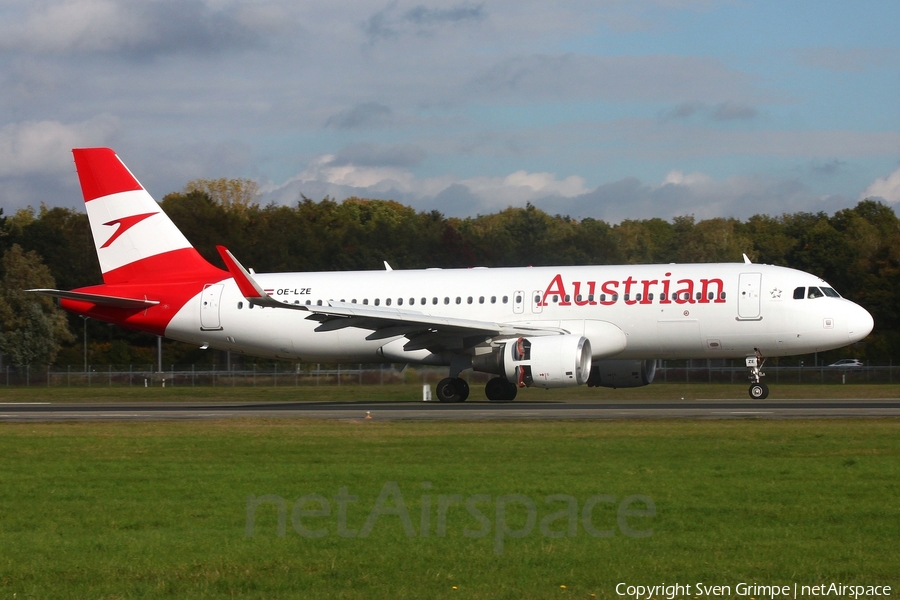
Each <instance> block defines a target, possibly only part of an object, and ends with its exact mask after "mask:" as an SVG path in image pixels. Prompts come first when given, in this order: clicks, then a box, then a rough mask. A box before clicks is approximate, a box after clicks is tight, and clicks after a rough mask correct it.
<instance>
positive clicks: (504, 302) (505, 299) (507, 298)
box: [503, 296, 509, 304]
mask: <svg viewBox="0 0 900 600" xmlns="http://www.w3.org/2000/svg"><path fill="white" fill-rule="evenodd" d="M508 302H509V296H503V304H506V303H508Z"/></svg>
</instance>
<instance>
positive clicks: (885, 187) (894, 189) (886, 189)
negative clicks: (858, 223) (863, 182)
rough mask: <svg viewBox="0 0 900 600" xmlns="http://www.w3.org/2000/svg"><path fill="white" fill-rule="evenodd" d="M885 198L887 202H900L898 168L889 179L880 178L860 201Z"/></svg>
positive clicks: (864, 193) (862, 195)
mask: <svg viewBox="0 0 900 600" xmlns="http://www.w3.org/2000/svg"><path fill="white" fill-rule="evenodd" d="M873 197H875V198H884V200H885V201H886V202H890V203H891V204H894V203H895V202H900V168H897V170H895V171H894V172H893V173H891V174H890V175H888V176H887V177H879V178H878V179H876V180H875V181H873V182H872V184H871V185H870V186H869V187H867V188H866V191H864V192H863V193H862V194H860V196H859V199H860V200H862V199H863V198H873Z"/></svg>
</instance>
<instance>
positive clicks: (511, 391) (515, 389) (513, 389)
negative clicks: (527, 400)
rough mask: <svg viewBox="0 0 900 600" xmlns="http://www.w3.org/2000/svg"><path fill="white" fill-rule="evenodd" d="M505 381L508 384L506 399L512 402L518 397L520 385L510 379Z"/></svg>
mask: <svg viewBox="0 0 900 600" xmlns="http://www.w3.org/2000/svg"><path fill="white" fill-rule="evenodd" d="M503 382H504V383H505V384H506V398H505V399H506V401H507V402H512V401H513V400H515V399H516V394H518V393H519V386H517V385H516V384H514V383H512V382H510V381H506V380H504V381H503Z"/></svg>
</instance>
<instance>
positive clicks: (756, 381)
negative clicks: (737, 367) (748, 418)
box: [747, 350, 769, 400]
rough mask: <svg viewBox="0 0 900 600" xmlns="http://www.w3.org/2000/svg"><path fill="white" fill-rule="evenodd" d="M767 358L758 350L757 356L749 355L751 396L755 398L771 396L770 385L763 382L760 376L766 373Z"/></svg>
mask: <svg viewBox="0 0 900 600" xmlns="http://www.w3.org/2000/svg"><path fill="white" fill-rule="evenodd" d="M765 362H766V359H765V358H764V357H763V356H762V355H760V353H759V351H758V350H757V352H756V356H748V357H747V368H749V369H750V397H751V398H753V399H754V400H765V399H766V398H767V397H768V396H769V386H767V385H766V384H764V383H762V382H761V381H760V378H762V377H765V376H766V374H765V373H763V372H762V367H763V364H765Z"/></svg>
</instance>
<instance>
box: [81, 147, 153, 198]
mask: <svg viewBox="0 0 900 600" xmlns="http://www.w3.org/2000/svg"><path fill="white" fill-rule="evenodd" d="M72 155H73V156H74V157H75V168H76V169H77V170H78V181H79V182H80V183H81V193H82V194H83V195H84V201H85V202H90V201H91V200H94V199H96V198H102V197H103V196H109V195H110V194H118V193H120V192H132V191H135V190H142V189H144V188H143V187H141V184H140V183H138V180H137V179H135V178H134V175H132V174H131V172H130V171H129V170H128V169H127V168H126V167H125V165H124V164H122V161H121V160H119V157H118V156H116V153H115V152H113V151H112V150H111V149H110V148H75V149H74V150H72Z"/></svg>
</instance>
